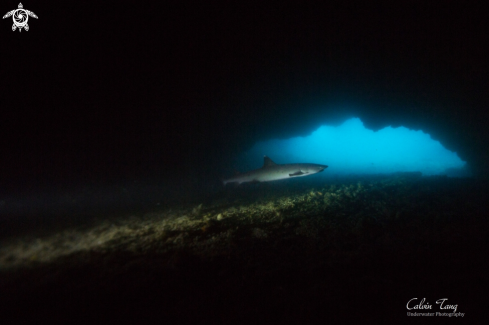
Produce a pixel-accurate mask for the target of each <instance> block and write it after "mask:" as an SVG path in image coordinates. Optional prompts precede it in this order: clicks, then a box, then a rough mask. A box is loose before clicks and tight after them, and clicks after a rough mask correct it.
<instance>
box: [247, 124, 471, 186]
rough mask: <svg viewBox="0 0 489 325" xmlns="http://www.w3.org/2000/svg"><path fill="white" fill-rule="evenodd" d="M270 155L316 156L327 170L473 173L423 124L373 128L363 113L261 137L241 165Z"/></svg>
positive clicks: (282, 159) (285, 158)
mask: <svg viewBox="0 0 489 325" xmlns="http://www.w3.org/2000/svg"><path fill="white" fill-rule="evenodd" d="M264 155H267V156H269V157H270V158H271V159H273V160H274V161H275V162H277V163H282V164H283V163H295V162H310V163H318V164H326V165H328V166H329V168H328V170H327V171H328V173H324V174H323V177H326V176H332V175H335V176H342V175H352V174H354V175H355V174H357V175H364V174H389V173H395V172H421V173H422V174H423V175H424V176H431V175H447V176H449V177H469V176H470V174H469V172H468V171H467V170H466V162H465V161H463V160H462V159H460V157H459V156H458V155H457V153H456V152H452V151H450V150H448V149H446V148H445V147H444V146H443V145H442V144H441V143H440V142H439V141H436V140H434V139H432V138H431V136H430V135H429V134H427V133H425V132H423V131H422V130H418V131H415V130H410V129H408V128H406V127H403V126H401V127H395V128H393V127H391V126H388V127H385V128H383V129H380V130H378V131H372V130H369V129H367V128H365V127H364V125H363V122H362V121H361V120H360V119H359V118H350V119H348V120H345V121H344V122H343V123H342V124H341V125H339V126H326V125H323V126H320V127H319V128H318V129H316V130H315V131H314V132H312V133H311V134H310V135H308V136H305V137H294V138H290V139H272V140H267V141H260V142H258V143H255V144H254V146H253V147H252V148H251V149H250V150H248V151H246V152H245V153H243V154H242V157H241V159H240V161H241V163H240V166H238V168H240V169H243V171H244V170H249V169H255V168H259V167H261V165H262V164H263V159H262V158H263V156H264Z"/></svg>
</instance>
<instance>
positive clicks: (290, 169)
mask: <svg viewBox="0 0 489 325" xmlns="http://www.w3.org/2000/svg"><path fill="white" fill-rule="evenodd" d="M326 168H328V166H326V165H318V164H307V163H300V164H276V163H274V162H273V161H272V159H270V158H268V157H267V156H265V157H264V162H263V167H262V168H259V169H255V170H252V171H249V172H247V173H243V174H239V175H237V176H235V177H231V178H228V179H225V180H223V181H222V182H223V184H224V185H226V184H227V183H238V184H241V183H246V182H253V183H258V182H271V181H278V180H280V179H288V178H293V177H301V176H308V175H313V174H317V173H320V172H322V171H323V170H325V169H326Z"/></svg>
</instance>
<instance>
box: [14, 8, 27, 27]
mask: <svg viewBox="0 0 489 325" xmlns="http://www.w3.org/2000/svg"><path fill="white" fill-rule="evenodd" d="M12 16H13V19H14V24H15V26H17V27H24V26H25V25H26V24H27V20H28V19H29V16H28V15H27V12H26V11H25V10H24V9H17V10H15V12H14V14H13V15H12Z"/></svg>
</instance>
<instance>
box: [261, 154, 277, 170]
mask: <svg viewBox="0 0 489 325" xmlns="http://www.w3.org/2000/svg"><path fill="white" fill-rule="evenodd" d="M276 165H277V164H276V163H274V162H273V160H272V159H270V158H268V157H267V156H264V157H263V167H271V166H276Z"/></svg>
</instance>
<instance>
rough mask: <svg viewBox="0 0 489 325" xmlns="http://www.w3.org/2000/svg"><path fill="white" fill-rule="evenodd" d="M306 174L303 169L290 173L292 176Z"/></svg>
mask: <svg viewBox="0 0 489 325" xmlns="http://www.w3.org/2000/svg"><path fill="white" fill-rule="evenodd" d="M300 175H304V173H303V172H302V170H298V171H296V172H295V173H292V174H289V176H290V177H293V176H300Z"/></svg>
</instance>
